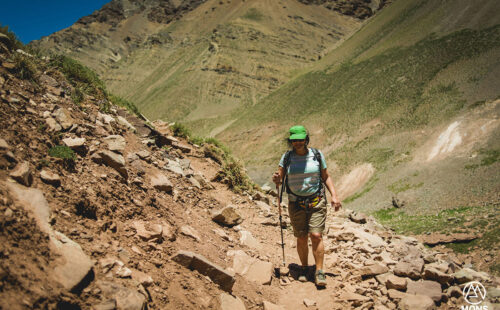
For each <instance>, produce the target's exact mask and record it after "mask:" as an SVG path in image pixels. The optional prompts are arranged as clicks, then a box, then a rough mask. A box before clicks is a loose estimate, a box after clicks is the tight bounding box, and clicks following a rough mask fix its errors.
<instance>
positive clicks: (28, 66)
mask: <svg viewBox="0 0 500 310" xmlns="http://www.w3.org/2000/svg"><path fill="white" fill-rule="evenodd" d="M12 60H13V61H14V63H15V64H16V67H15V69H14V74H15V75H16V76H17V77H18V78H20V79H22V80H28V81H33V82H34V81H35V77H36V66H35V62H34V60H33V59H31V58H30V57H29V56H25V55H22V54H19V53H15V54H14V56H13V57H12Z"/></svg>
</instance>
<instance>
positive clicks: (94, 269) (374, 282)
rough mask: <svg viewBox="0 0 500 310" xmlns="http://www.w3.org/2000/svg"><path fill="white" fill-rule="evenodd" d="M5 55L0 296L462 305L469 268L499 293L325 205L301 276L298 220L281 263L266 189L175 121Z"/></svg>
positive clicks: (259, 305)
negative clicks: (232, 172) (182, 132)
mask: <svg viewBox="0 0 500 310" xmlns="http://www.w3.org/2000/svg"><path fill="white" fill-rule="evenodd" d="M0 61H1V65H0V100H1V107H2V108H1V109H0V193H1V194H0V214H1V216H0V257H1V260H0V309H96V310H105V309H127V310H128V309H130V310H136V309H137V310H141V309H231V310H236V309H267V310H269V309H351V308H357V309H434V308H439V309H457V308H459V307H460V306H462V305H467V304H466V302H465V301H464V298H463V296H462V288H463V287H464V286H465V284H466V283H467V282H469V281H473V280H475V281H480V282H481V283H482V284H483V285H484V286H485V287H486V288H487V297H486V298H487V299H486V300H485V301H484V302H483V305H488V309H495V308H498V307H499V305H498V303H499V296H500V290H499V288H498V287H499V285H500V279H499V278H495V277H492V276H490V275H488V274H486V273H483V272H477V271H474V270H472V269H470V268H467V266H466V265H465V264H464V263H463V262H462V261H460V260H459V259H458V258H457V257H455V256H454V255H453V254H452V253H440V252H436V251H433V250H432V249H428V248H425V247H424V246H423V245H422V243H420V242H419V241H417V240H416V239H414V238H410V237H405V236H398V235H395V234H393V233H392V232H391V231H389V230H387V229H386V228H384V227H382V226H380V225H379V224H377V223H376V222H375V221H374V220H373V219H372V218H370V217H366V216H364V215H362V214H358V213H356V212H354V211H351V210H344V211H342V212H338V213H335V214H333V213H332V212H330V214H329V217H328V223H327V227H328V231H327V233H326V234H325V242H326V264H325V265H326V271H327V275H328V286H327V288H326V289H323V290H318V289H317V288H316V287H315V285H314V283H313V282H312V274H313V271H314V269H313V267H312V266H311V277H310V278H311V279H310V281H309V282H307V283H300V282H298V281H296V280H295V279H296V268H295V267H296V266H297V265H296V264H297V263H298V261H299V260H298V257H297V255H296V251H295V248H294V246H295V245H294V243H295V241H294V239H293V235H292V232H291V230H290V228H289V225H287V228H286V229H285V243H286V249H285V253H286V263H287V267H288V268H289V270H290V272H289V274H285V275H279V272H276V268H279V267H280V266H281V264H282V256H281V246H280V242H281V239H280V229H279V222H278V217H277V214H278V212H277V209H276V197H275V195H273V193H272V191H271V190H270V189H263V192H261V191H254V192H251V193H250V192H245V193H243V194H235V193H234V192H232V191H231V190H230V189H229V188H228V185H227V184H225V182H224V179H222V180H221V181H217V180H219V179H220V178H217V177H216V176H217V175H218V173H219V171H220V170H221V169H222V167H221V164H220V163H218V162H217V160H216V159H214V158H213V155H212V153H211V152H210V151H209V150H208V149H207V148H206V147H200V146H197V145H193V144H189V143H188V142H187V141H185V140H183V139H180V138H175V137H173V136H172V132H171V131H170V129H169V126H168V124H166V123H163V122H155V123H154V124H153V125H148V124H147V122H145V121H144V120H142V119H140V118H138V117H136V116H134V115H131V114H128V113H127V112H126V111H125V110H123V109H121V108H118V107H111V108H110V109H109V110H108V111H102V110H100V109H99V106H100V102H99V100H98V99H96V98H93V97H90V96H87V97H86V98H85V100H84V101H83V102H82V103H81V104H79V105H76V104H75V103H74V102H73V100H72V99H71V97H70V95H69V94H71V92H72V87H71V85H70V84H69V83H68V82H67V81H66V80H65V79H64V77H63V76H62V75H61V74H59V73H58V72H57V71H50V72H49V71H48V72H41V73H40V74H39V76H38V77H37V83H31V82H28V81H26V80H20V79H19V78H17V77H16V76H15V75H14V74H13V73H12V68H13V64H12V63H11V62H9V61H8V60H7V57H6V55H5V54H0ZM70 149H71V150H72V151H68V150H70ZM73 152H74V153H73ZM72 154H75V157H72V156H73V155H72ZM284 214H286V211H285V212H284ZM284 219H285V222H286V223H289V220H288V218H287V216H286V215H285V217H284ZM313 261H314V260H313V259H312V255H311V258H310V263H311V264H312V262H313Z"/></svg>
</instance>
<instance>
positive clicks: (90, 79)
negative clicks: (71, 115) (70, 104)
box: [50, 55, 109, 108]
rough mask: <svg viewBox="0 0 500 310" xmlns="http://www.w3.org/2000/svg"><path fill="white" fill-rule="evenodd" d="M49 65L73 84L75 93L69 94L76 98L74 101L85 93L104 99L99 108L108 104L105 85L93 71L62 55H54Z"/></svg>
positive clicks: (78, 100) (78, 99)
mask: <svg viewBox="0 0 500 310" xmlns="http://www.w3.org/2000/svg"><path fill="white" fill-rule="evenodd" d="M50 65H51V66H53V67H56V68H57V69H59V70H60V71H61V72H62V73H63V74H64V76H65V77H66V79H67V80H68V81H69V82H70V83H71V85H73V87H74V88H75V93H74V94H71V97H72V98H76V100H77V102H76V103H79V102H81V101H80V100H83V96H82V94H87V95H91V96H94V97H95V98H97V99H101V100H105V101H106V102H105V103H104V102H103V101H102V102H101V104H100V105H101V108H106V106H109V102H107V99H108V98H107V93H106V87H105V85H104V83H103V82H102V81H101V80H100V79H99V77H98V76H97V74H96V73H95V72H94V71H92V70H91V69H89V68H88V67H86V66H84V65H82V64H81V63H79V62H78V61H76V60H74V59H72V58H69V57H67V56H63V55H57V56H55V57H54V58H53V59H52V61H51V62H50Z"/></svg>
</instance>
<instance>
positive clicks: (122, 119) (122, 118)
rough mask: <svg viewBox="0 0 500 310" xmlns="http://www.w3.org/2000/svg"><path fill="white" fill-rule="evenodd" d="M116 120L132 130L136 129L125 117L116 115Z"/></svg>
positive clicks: (135, 130)
mask: <svg viewBox="0 0 500 310" xmlns="http://www.w3.org/2000/svg"><path fill="white" fill-rule="evenodd" d="M116 121H117V122H118V124H120V125H122V126H124V127H125V128H127V129H128V130H130V131H132V132H137V129H135V127H134V126H133V125H132V124H130V123H129V122H128V121H127V119H126V118H125V117H123V116H117V117H116Z"/></svg>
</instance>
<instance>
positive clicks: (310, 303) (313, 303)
mask: <svg viewBox="0 0 500 310" xmlns="http://www.w3.org/2000/svg"><path fill="white" fill-rule="evenodd" d="M303 302H304V305H306V307H312V306H316V301H315V300H312V299H307V298H304V300H303Z"/></svg>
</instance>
